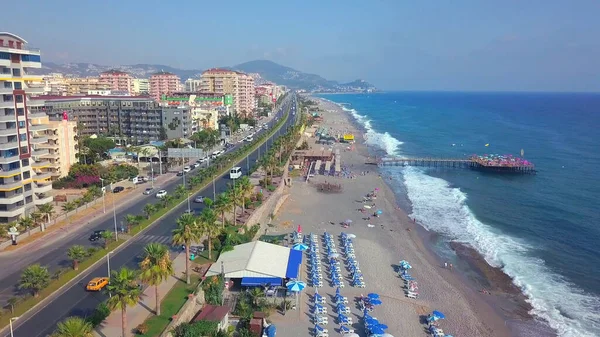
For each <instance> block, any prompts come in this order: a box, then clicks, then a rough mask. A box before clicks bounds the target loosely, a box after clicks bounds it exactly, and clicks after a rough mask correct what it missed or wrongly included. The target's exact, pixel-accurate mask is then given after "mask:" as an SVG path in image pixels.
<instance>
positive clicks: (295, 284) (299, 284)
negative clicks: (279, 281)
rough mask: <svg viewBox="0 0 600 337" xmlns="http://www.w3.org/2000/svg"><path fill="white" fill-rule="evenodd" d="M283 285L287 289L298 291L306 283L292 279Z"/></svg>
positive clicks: (304, 286)
mask: <svg viewBox="0 0 600 337" xmlns="http://www.w3.org/2000/svg"><path fill="white" fill-rule="evenodd" d="M285 286H286V287H287V289H288V290H289V291H293V292H299V291H302V290H303V289H304V288H306V283H304V282H302V281H296V280H294V281H290V282H288V283H286V284H285Z"/></svg>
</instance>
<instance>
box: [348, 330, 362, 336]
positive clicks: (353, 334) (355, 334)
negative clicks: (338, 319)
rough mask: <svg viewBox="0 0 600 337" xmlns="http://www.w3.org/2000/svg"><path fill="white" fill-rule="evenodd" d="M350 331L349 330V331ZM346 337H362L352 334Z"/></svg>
mask: <svg viewBox="0 0 600 337" xmlns="http://www.w3.org/2000/svg"><path fill="white" fill-rule="evenodd" d="M348 331H349V330H348ZM345 336H346V337H360V336H359V335H358V334H357V333H354V332H353V333H351V334H347V335H345Z"/></svg>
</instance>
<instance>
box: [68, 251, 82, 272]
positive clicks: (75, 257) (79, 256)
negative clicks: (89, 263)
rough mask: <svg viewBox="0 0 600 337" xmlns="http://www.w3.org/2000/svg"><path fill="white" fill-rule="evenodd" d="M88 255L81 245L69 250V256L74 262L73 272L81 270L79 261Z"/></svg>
mask: <svg viewBox="0 0 600 337" xmlns="http://www.w3.org/2000/svg"><path fill="white" fill-rule="evenodd" d="M85 255H86V251H85V248H84V247H83V246H81V245H75V246H72V247H71V248H69V251H68V252H67V256H68V257H69V258H70V259H71V261H73V270H78V269H79V261H81V259H83V258H84V257H85Z"/></svg>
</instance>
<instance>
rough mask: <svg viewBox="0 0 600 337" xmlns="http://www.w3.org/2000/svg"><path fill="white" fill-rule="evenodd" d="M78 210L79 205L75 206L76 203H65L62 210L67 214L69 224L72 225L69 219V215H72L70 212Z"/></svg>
mask: <svg viewBox="0 0 600 337" xmlns="http://www.w3.org/2000/svg"><path fill="white" fill-rule="evenodd" d="M76 208H77V205H76V204H75V202H73V201H68V202H65V203H64V204H63V205H62V210H63V212H65V214H66V215H67V222H68V223H70V221H69V218H70V217H69V213H70V212H72V211H73V210H75V209H76Z"/></svg>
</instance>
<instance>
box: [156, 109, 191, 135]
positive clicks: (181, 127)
mask: <svg viewBox="0 0 600 337" xmlns="http://www.w3.org/2000/svg"><path fill="white" fill-rule="evenodd" d="M161 113H162V125H163V128H164V130H165V132H166V136H167V139H175V138H188V137H190V136H191V135H192V126H193V123H192V116H191V109H190V107H189V106H178V107H163V108H162V109H161Z"/></svg>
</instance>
